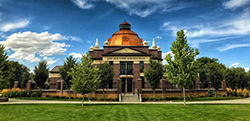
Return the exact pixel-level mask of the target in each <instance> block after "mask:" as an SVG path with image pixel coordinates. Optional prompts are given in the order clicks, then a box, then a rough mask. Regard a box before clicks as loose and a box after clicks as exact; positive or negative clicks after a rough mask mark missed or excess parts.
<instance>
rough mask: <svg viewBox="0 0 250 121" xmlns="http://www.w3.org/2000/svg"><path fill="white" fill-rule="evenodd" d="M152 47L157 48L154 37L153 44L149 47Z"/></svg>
mask: <svg viewBox="0 0 250 121" xmlns="http://www.w3.org/2000/svg"><path fill="white" fill-rule="evenodd" d="M151 48H152V49H157V47H156V44H155V38H153V45H152V47H151Z"/></svg>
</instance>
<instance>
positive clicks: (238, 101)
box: [0, 98, 250, 104]
mask: <svg viewBox="0 0 250 121" xmlns="http://www.w3.org/2000/svg"><path fill="white" fill-rule="evenodd" d="M80 103H82V102H81V101H50V100H21V99H10V100H9V102H0V104H80ZM84 104H183V102H169V101H166V102H97V101H93V102H84ZM187 104H250V98H245V99H234V100H218V101H191V102H187Z"/></svg>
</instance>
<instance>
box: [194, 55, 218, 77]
mask: <svg viewBox="0 0 250 121" xmlns="http://www.w3.org/2000/svg"><path fill="white" fill-rule="evenodd" d="M196 62H197V66H198V72H199V76H200V81H201V82H204V81H207V76H206V74H205V71H204V68H205V65H206V64H207V63H213V62H218V59H216V58H209V57H201V58H198V59H196Z"/></svg>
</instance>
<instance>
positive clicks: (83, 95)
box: [82, 95, 84, 106]
mask: <svg viewBox="0 0 250 121" xmlns="http://www.w3.org/2000/svg"><path fill="white" fill-rule="evenodd" d="M83 101H84V95H83V96H82V106H83Z"/></svg>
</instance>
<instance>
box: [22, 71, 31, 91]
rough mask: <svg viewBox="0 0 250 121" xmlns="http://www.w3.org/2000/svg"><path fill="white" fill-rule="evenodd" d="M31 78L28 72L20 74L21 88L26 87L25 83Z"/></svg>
mask: <svg viewBox="0 0 250 121" xmlns="http://www.w3.org/2000/svg"><path fill="white" fill-rule="evenodd" d="M30 79H31V76H30V73H29V72H25V73H24V74H23V75H22V82H21V87H22V89H24V88H26V83H27V82H28V81H29V80H30Z"/></svg>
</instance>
